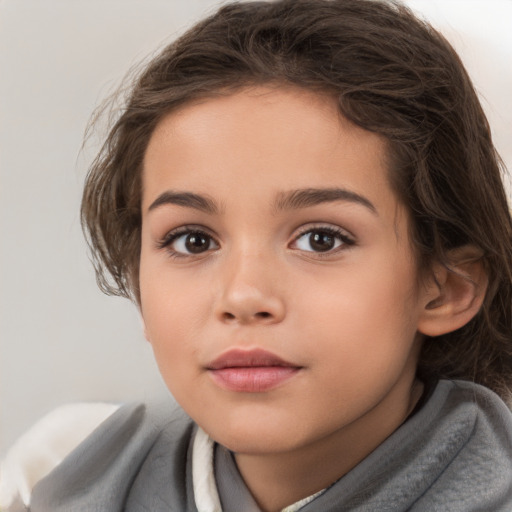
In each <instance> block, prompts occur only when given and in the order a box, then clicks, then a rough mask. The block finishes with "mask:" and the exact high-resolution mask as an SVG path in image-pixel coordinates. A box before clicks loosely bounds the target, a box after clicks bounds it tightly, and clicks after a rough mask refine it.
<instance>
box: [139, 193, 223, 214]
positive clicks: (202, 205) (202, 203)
mask: <svg viewBox="0 0 512 512" xmlns="http://www.w3.org/2000/svg"><path fill="white" fill-rule="evenodd" d="M166 204H174V205H177V206H184V207H186V208H193V209H195V210H200V211H202V212H205V213H209V214H212V215H215V214H217V213H218V212H219V208H218V207H217V204H216V203H215V201H213V199H210V198H209V197H206V196H202V195H199V194H194V193H193V192H174V191H172V190H167V191H166V192H163V193H162V194H160V195H159V196H158V197H157V198H156V199H155V200H154V201H153V202H152V203H151V205H150V206H149V208H148V212H150V211H151V210H154V209H155V208H158V207H159V206H163V205H166Z"/></svg>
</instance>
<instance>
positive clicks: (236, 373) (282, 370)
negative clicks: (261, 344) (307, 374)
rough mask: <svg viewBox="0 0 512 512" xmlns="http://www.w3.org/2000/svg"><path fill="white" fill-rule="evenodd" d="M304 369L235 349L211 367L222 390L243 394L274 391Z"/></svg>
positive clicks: (259, 352)
mask: <svg viewBox="0 0 512 512" xmlns="http://www.w3.org/2000/svg"><path fill="white" fill-rule="evenodd" d="M301 368H302V367H300V366H297V365H295V364H293V363H290V362H289V361H285V360H283V359H281V358H280V357H278V356H276V355H275V354H272V353H271V352H267V351H266V350H261V349H254V350H240V349H232V350H229V351H228V352H225V353H224V354H222V355H221V356H219V357H218V358H217V359H215V360H214V361H212V362H211V363H210V364H209V365H208V366H207V370H208V372H209V374H210V375H211V377H212V379H213V381H214V382H215V383H216V384H217V385H218V386H220V387H221V388H223V389H225V390H228V391H236V392H243V393H263V392H265V391H270V390H271V389H274V388H276V387H278V386H279V385H281V384H283V383H284V382H286V381H287V380H288V379H290V378H291V377H293V376H294V375H296V374H297V373H298V372H299V371H300V370H301Z"/></svg>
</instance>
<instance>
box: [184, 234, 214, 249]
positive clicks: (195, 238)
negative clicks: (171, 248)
mask: <svg viewBox="0 0 512 512" xmlns="http://www.w3.org/2000/svg"><path fill="white" fill-rule="evenodd" d="M210 240H211V239H210V237H209V236H207V235H205V234H203V233H190V234H189V235H187V236H186V237H185V248H186V249H187V251H188V252H190V253H192V254H198V253H200V252H204V251H207V250H208V249H209V248H210Z"/></svg>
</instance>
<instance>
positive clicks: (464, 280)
mask: <svg viewBox="0 0 512 512" xmlns="http://www.w3.org/2000/svg"><path fill="white" fill-rule="evenodd" d="M448 258H449V264H448V265H443V264H440V263H438V264H436V265H435V267H434V268H433V269H432V277H431V278H430V279H429V280H428V282H427V284H426V285H425V290H424V305H423V309H422V311H421V314H420V319H419V322H418V331H419V332H421V333H422V334H425V335H427V336H440V335H442V334H446V333H448V332H452V331H455V330H457V329H459V328H460V327H462V326H464V325H466V324H467V323H468V322H469V321H470V320H471V319H472V318H473V317H474V316H475V315H476V314H477V313H478V311H479V310H480V307H481V306H482V303H483V300H484V297H485V293H486V291H487V283H488V279H487V273H486V271H485V268H484V264H483V260H482V254H481V252H480V251H479V250H477V249H476V248H475V247H473V246H464V247H460V248H458V249H455V250H453V251H451V252H450V253H449V254H448Z"/></svg>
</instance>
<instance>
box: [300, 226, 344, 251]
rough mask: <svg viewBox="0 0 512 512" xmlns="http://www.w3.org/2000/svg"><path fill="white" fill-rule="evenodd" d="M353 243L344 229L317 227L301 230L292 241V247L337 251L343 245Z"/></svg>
mask: <svg viewBox="0 0 512 512" xmlns="http://www.w3.org/2000/svg"><path fill="white" fill-rule="evenodd" d="M350 245H354V240H353V239H352V238H351V237H350V236H349V235H348V234H346V233H345V232H344V231H341V230H339V229H335V228H328V227H325V228H324V227H319V228H316V229H310V230H308V231H305V232H303V233H302V234H301V235H300V236H298V237H297V238H296V239H295V240H294V242H293V248H295V249H299V250H300V251H305V252H317V253H322V252H337V250H338V249H343V247H344V246H350Z"/></svg>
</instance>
